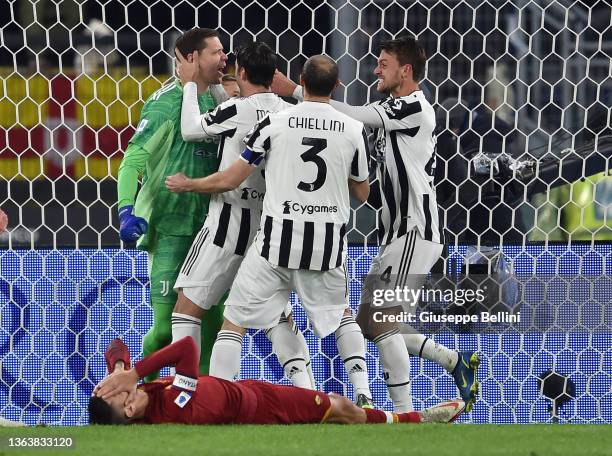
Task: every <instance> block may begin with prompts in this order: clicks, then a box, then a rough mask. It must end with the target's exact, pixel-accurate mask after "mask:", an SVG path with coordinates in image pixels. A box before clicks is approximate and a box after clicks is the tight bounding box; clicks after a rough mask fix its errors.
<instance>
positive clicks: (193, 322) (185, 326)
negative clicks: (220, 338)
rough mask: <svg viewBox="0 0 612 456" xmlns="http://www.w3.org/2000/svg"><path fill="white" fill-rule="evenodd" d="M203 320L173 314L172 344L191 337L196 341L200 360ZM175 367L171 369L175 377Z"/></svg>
mask: <svg viewBox="0 0 612 456" xmlns="http://www.w3.org/2000/svg"><path fill="white" fill-rule="evenodd" d="M201 327H202V320H200V319H199V318H196V317H193V316H191V315H187V314H182V313H178V312H172V342H177V341H179V340H181V339H182V338H183V337H187V336H191V337H193V340H194V341H195V346H196V350H197V354H198V359H200V346H201V345H202V333H201V332H200V329H201ZM174 374H175V370H174V366H172V367H171V368H170V375H174Z"/></svg>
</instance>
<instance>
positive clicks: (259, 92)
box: [166, 42, 316, 389]
mask: <svg viewBox="0 0 612 456" xmlns="http://www.w3.org/2000/svg"><path fill="white" fill-rule="evenodd" d="M235 54H236V65H237V75H238V80H239V83H240V86H241V92H242V94H243V95H244V97H243V98H232V99H230V100H228V101H226V102H224V103H222V104H221V105H219V106H218V107H217V108H216V109H215V110H214V111H212V112H210V113H207V114H200V110H199V108H198V101H197V86H196V84H195V82H193V81H195V80H197V78H198V73H199V70H198V66H197V65H196V64H195V63H194V62H188V61H186V60H185V59H184V58H183V56H182V55H180V54H177V59H178V60H179V62H178V74H179V76H180V78H181V81H182V82H183V87H184V91H183V107H182V112H181V131H182V135H183V139H184V140H185V141H195V140H200V141H201V140H203V139H208V138H214V137H219V138H220V144H219V159H220V161H221V163H220V165H219V169H220V170H224V169H227V168H229V167H230V166H231V165H232V164H233V163H234V161H236V160H237V159H238V158H239V157H240V153H241V152H242V151H243V149H244V143H243V139H244V137H245V136H246V135H247V133H248V132H249V130H251V129H252V128H253V126H254V125H255V123H256V122H257V121H258V120H260V119H261V118H263V117H264V116H265V115H267V114H268V113H270V112H277V111H280V110H282V109H285V108H288V107H291V106H292V105H291V104H289V103H287V102H285V101H283V100H282V99H281V98H279V97H278V96H277V95H276V94H273V93H272V92H270V84H271V83H272V78H273V77H274V72H275V71H276V54H275V53H274V51H273V50H272V49H271V48H270V47H269V46H268V45H267V44H265V43H263V42H253V43H250V44H247V45H246V46H244V47H242V48H240V49H238V50H237V51H236V52H235ZM196 56H197V53H196ZM195 60H197V58H196V59H194V61H195ZM194 177H199V176H194ZM195 183H197V181H196V180H191V179H188V178H187V177H186V176H185V175H184V174H182V173H179V174H176V175H174V176H171V177H169V178H168V179H167V181H166V185H167V187H168V189H169V190H170V191H174V192H184V191H198V187H197V185H194V184H195ZM265 191H266V184H265V181H264V177H263V173H259V172H258V173H253V174H252V175H251V176H249V177H248V178H247V179H246V180H245V181H244V182H243V183H242V184H241V185H240V186H239V187H238V188H236V189H235V190H232V191H229V192H225V193H218V194H215V195H213V196H212V198H211V201H210V210H209V213H208V217H207V218H206V222H205V223H204V226H203V227H202V230H201V231H200V234H199V235H198V237H197V238H196V240H195V241H194V243H193V245H192V246H191V249H190V251H189V253H188V254H187V257H186V259H185V262H184V264H183V267H182V268H181V272H180V274H179V276H178V279H177V281H176V283H175V284H174V288H175V289H176V290H177V292H178V300H177V303H176V305H175V308H174V313H173V314H172V337H173V341H177V340H179V339H182V338H183V337H185V336H191V337H193V338H194V339H195V340H196V343H197V341H198V337H199V335H200V324H201V321H202V319H203V317H204V315H205V314H206V312H207V311H208V310H210V309H211V308H212V307H213V306H215V305H216V304H217V303H218V302H219V299H221V297H222V296H223V295H224V294H225V293H226V292H227V291H228V290H229V289H230V287H231V285H232V282H233V281H234V278H235V277H236V273H237V272H238V267H239V266H240V263H242V260H243V259H244V254H245V253H246V250H247V248H248V246H249V245H251V242H252V240H253V238H254V237H255V233H256V232H257V229H258V228H259V218H260V215H261V209H262V201H263V197H264V194H265ZM290 309H291V307H289V310H290ZM292 323H293V322H292V321H289V320H288V319H287V318H286V317H284V316H283V318H282V319H281V322H280V323H279V324H278V325H276V326H275V327H274V328H270V329H268V330H267V331H266V335H267V336H268V338H269V339H270V341H271V342H272V348H273V350H274V352H275V353H276V354H277V356H278V358H279V361H280V363H281V365H282V366H283V369H284V370H285V373H286V375H287V377H288V378H289V379H290V380H291V382H292V383H293V384H294V385H295V386H301V387H303V388H312V389H316V385H315V381H314V377H313V376H312V370H311V368H310V356H309V354H308V346H307V345H306V341H305V339H304V336H303V335H302V333H301V332H299V330H297V328H295V332H294V328H293V327H292ZM226 338H228V339H230V340H231V339H233V338H235V336H234V335H233V334H226V333H225V332H223V331H222V332H221V333H219V336H218V340H219V341H220V342H219V343H222V341H224V340H225V339H226ZM234 361H237V362H238V363H240V358H238V359H237V360H234ZM238 369H239V365H238V366H237V367H236V370H238Z"/></svg>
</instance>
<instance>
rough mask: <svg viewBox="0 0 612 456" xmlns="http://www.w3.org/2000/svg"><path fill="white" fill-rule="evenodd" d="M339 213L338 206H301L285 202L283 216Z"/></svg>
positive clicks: (295, 202) (293, 202) (296, 203)
mask: <svg viewBox="0 0 612 456" xmlns="http://www.w3.org/2000/svg"><path fill="white" fill-rule="evenodd" d="M335 212H338V206H326V205H316V204H301V203H298V202H297V201H290V200H287V201H284V202H283V214H291V213H298V214H308V215H312V214H319V213H330V214H331V213H335Z"/></svg>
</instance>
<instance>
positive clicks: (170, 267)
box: [149, 236, 195, 305]
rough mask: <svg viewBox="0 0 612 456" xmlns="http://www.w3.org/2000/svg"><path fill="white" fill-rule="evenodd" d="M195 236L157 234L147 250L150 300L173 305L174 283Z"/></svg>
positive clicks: (175, 297) (174, 297) (174, 301)
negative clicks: (152, 247) (151, 247)
mask: <svg viewBox="0 0 612 456" xmlns="http://www.w3.org/2000/svg"><path fill="white" fill-rule="evenodd" d="M194 237H195V236H158V238H157V242H156V243H155V248H154V249H152V251H150V252H149V278H150V281H151V302H155V303H160V304H161V303H168V304H172V305H174V303H176V299H177V295H176V293H175V292H174V289H173V287H174V283H175V282H176V278H177V277H178V274H179V271H180V270H181V266H182V265H183V260H184V259H185V256H186V255H187V252H188V251H189V248H190V247H191V243H192V242H193V239H194Z"/></svg>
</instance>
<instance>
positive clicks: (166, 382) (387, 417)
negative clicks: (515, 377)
mask: <svg viewBox="0 0 612 456" xmlns="http://www.w3.org/2000/svg"><path fill="white" fill-rule="evenodd" d="M105 359H106V363H107V367H108V371H109V373H110V375H109V376H108V377H106V378H105V379H104V380H103V381H102V382H100V384H99V385H97V386H96V388H95V389H94V396H92V398H91V399H90V401H89V406H88V409H89V423H90V424H154V423H183V424H230V423H233V424H298V423H341V424H360V423H371V424H377V423H388V424H395V423H449V422H452V421H454V420H455V419H457V417H458V416H459V415H460V414H461V413H462V412H463V409H464V407H465V403H464V402H463V401H461V400H456V401H448V402H443V403H441V404H438V405H437V406H434V407H431V408H429V409H425V410H423V411H422V412H410V413H399V414H398V413H389V412H383V411H380V410H373V409H362V408H360V407H357V406H356V405H354V404H353V403H352V402H351V401H350V400H349V399H347V398H346V397H343V396H339V395H336V394H330V395H327V394H325V393H322V392H320V391H312V390H308V389H303V388H297V387H294V386H281V385H274V384H271V383H266V382H262V381H258V380H243V381H239V382H229V381H227V380H223V379H220V378H215V377H208V376H198V369H197V355H196V345H195V342H194V340H193V339H192V338H191V337H185V338H183V339H181V340H180V341H178V342H174V343H172V344H171V345H169V346H167V347H165V348H163V349H162V350H160V351H158V352H156V353H154V354H152V355H149V356H148V357H147V358H145V359H143V360H141V361H139V362H137V363H136V364H135V366H134V367H133V368H130V355H129V351H128V349H127V347H126V346H125V344H123V342H121V340H120V339H115V340H113V341H112V342H111V344H110V346H109V349H108V350H107V351H106V353H105ZM166 365H174V366H175V369H176V376H175V377H167V378H164V379H159V380H156V381H154V382H152V383H145V384H143V385H140V386H137V382H138V380H139V379H141V378H143V377H145V376H147V375H148V373H149V372H152V371H156V370H159V369H160V368H161V367H163V366H166Z"/></svg>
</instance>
